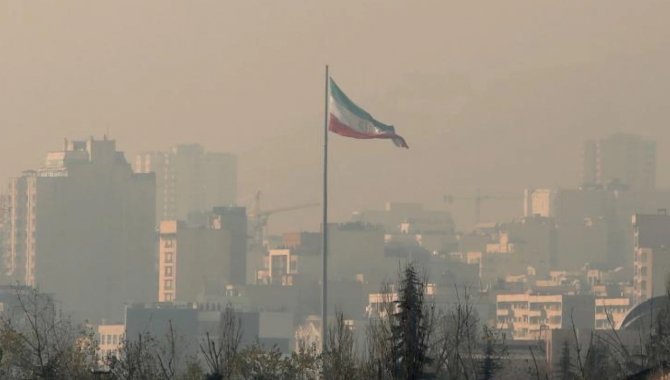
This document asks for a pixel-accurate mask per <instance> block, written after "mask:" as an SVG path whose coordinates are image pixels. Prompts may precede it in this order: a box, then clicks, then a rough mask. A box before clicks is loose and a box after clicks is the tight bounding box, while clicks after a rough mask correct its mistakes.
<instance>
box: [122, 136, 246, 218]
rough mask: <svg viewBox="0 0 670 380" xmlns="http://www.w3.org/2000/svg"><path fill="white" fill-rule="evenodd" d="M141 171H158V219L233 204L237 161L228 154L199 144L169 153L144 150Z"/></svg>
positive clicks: (139, 163)
mask: <svg viewBox="0 0 670 380" xmlns="http://www.w3.org/2000/svg"><path fill="white" fill-rule="evenodd" d="M135 170H136V171H137V172H138V173H150V172H154V173H156V221H157V222H159V221H161V220H175V219H179V220H187V219H188V218H189V214H191V213H203V212H207V211H209V210H211V209H212V207H215V206H229V205H234V204H235V200H236V197H237V160H236V158H235V156H233V155H231V154H227V153H216V152H205V150H204V148H203V147H202V146H201V145H198V144H189V145H177V146H175V147H173V148H172V149H170V151H169V152H153V153H142V154H140V155H138V156H137V159H136V160H135Z"/></svg>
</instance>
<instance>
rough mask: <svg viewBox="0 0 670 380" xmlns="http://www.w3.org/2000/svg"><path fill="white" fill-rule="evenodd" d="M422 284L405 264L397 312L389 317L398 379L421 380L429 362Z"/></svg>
mask: <svg viewBox="0 0 670 380" xmlns="http://www.w3.org/2000/svg"><path fill="white" fill-rule="evenodd" d="M424 287H425V284H424V282H423V281H422V280H421V279H420V278H419V276H418V273H417V271H416V268H415V267H414V265H413V264H408V265H407V266H406V267H405V269H404V271H403V276H402V278H401V280H400V289H399V292H398V301H397V306H398V311H397V312H396V313H395V314H394V315H393V317H392V327H391V333H392V350H393V351H392V355H393V361H394V367H395V368H394V374H395V376H396V378H400V379H408V380H413V379H421V378H424V373H425V368H426V366H427V365H428V364H430V363H431V358H430V357H429V356H428V338H429V333H430V323H429V322H430V321H429V318H428V317H427V311H426V310H425V309H424Z"/></svg>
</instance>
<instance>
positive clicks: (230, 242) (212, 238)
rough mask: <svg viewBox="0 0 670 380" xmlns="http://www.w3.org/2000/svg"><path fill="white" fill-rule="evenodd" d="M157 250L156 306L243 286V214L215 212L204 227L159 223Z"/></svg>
mask: <svg viewBox="0 0 670 380" xmlns="http://www.w3.org/2000/svg"><path fill="white" fill-rule="evenodd" d="M158 250H159V255H158V267H159V272H158V275H159V276H158V300H159V301H160V302H173V301H180V302H192V301H194V300H196V298H198V297H199V296H203V295H208V294H224V293H225V289H226V286H227V285H230V284H237V285H240V284H244V283H245V274H246V268H245V266H246V214H245V210H244V208H240V207H224V208H215V210H214V212H213V213H212V215H211V218H210V222H209V225H207V226H193V225H189V224H187V223H186V222H182V221H176V220H165V221H162V222H161V224H160V235H159V248H158Z"/></svg>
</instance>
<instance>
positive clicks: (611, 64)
mask: <svg viewBox="0 0 670 380" xmlns="http://www.w3.org/2000/svg"><path fill="white" fill-rule="evenodd" d="M70 4H71V5H72V7H73V9H77V10H76V11H73V12H72V13H68V12H67V11H66V10H65V8H67V7H59V6H52V5H42V6H40V7H38V6H37V5H33V4H28V3H19V2H15V1H5V2H3V3H2V7H1V9H2V10H3V12H2V13H0V15H2V16H0V17H2V19H1V20H2V21H3V22H2V23H0V28H2V29H1V31H2V33H0V40H2V41H3V46H4V48H5V49H6V51H7V54H6V55H3V56H4V58H3V60H2V61H0V69H1V70H0V78H2V79H1V81H2V83H3V88H4V89H5V91H3V92H1V93H0V96H1V98H0V100H2V101H0V107H1V108H0V114H2V115H3V116H2V122H3V128H7V130H11V131H12V132H13V133H14V136H15V139H14V140H13V141H8V140H5V139H3V140H2V141H0V144H1V145H0V151H3V152H6V153H7V154H8V155H9V156H11V157H12V160H3V162H1V163H0V178H8V177H10V176H13V175H16V173H18V172H20V171H21V170H24V169H26V168H30V167H34V166H35V165H36V163H37V160H38V157H39V155H40V154H41V152H44V151H49V150H54V149H55V148H57V147H58V146H59V145H60V144H59V141H60V140H61V139H62V138H63V137H65V136H72V137H73V138H74V137H78V138H85V137H88V136H90V135H94V136H101V135H103V134H105V133H108V134H109V135H110V136H112V137H114V138H115V139H117V140H118V141H120V142H123V148H124V150H125V151H126V154H127V155H128V157H134V156H135V154H138V153H140V152H142V151H159V150H164V149H166V147H169V146H172V145H175V144H178V143H202V144H204V145H205V148H206V149H207V150H212V151H224V152H230V153H233V154H235V155H237V156H238V159H239V171H240V173H241V175H240V178H239V182H240V186H239V195H240V198H245V197H246V198H247V199H253V196H254V194H255V193H256V191H258V190H261V191H263V192H264V193H265V195H266V201H267V204H270V205H276V206H277V207H281V206H283V205H284V204H298V203H302V202H305V201H308V202H309V201H313V200H314V197H315V196H318V194H319V193H320V191H319V188H320V184H319V157H320V155H319V149H320V148H319V147H320V145H319V138H320V134H319V131H320V125H321V108H322V105H321V102H320V101H319V100H318V99H319V98H320V95H321V90H322V88H321V87H322V83H321V82H322V81H321V79H322V78H321V76H322V70H323V65H324V63H329V64H330V65H331V69H332V72H333V75H336V76H337V78H338V80H339V81H340V83H341V84H342V85H343V86H345V87H346V88H348V89H349V91H350V92H352V93H353V94H356V100H358V101H360V102H361V103H364V104H366V105H368V108H370V111H372V112H373V113H375V114H381V115H385V116H386V118H388V119H389V120H393V121H394V122H395V124H396V126H397V127H398V128H402V130H403V131H404V132H403V133H405V135H406V137H407V139H408V140H412V141H415V143H414V144H413V145H414V147H415V148H416V149H414V150H413V151H412V152H411V153H410V152H407V153H409V154H400V155H399V154H396V152H393V153H391V152H392V151H391V150H390V149H389V148H390V147H387V146H386V145H385V144H372V145H370V144H351V143H349V142H346V143H345V142H343V141H342V140H341V139H339V138H333V139H332V140H333V141H332V144H333V148H332V154H333V159H334V160H336V164H335V165H334V167H333V172H332V174H333V181H332V200H331V202H332V213H333V216H335V217H337V218H338V219H345V218H347V217H348V216H349V214H350V213H351V212H352V211H354V210H360V209H366V208H378V207H382V206H383V203H382V202H383V201H380V200H377V199H376V197H375V196H372V195H368V194H377V193H380V192H382V191H385V192H386V193H387V194H388V198H389V199H386V200H389V201H402V200H408V199H417V200H419V201H421V202H423V203H426V204H433V205H435V206H436V205H437V204H439V203H440V202H441V199H442V195H443V194H445V193H471V192H473V191H474V189H476V188H482V189H484V190H489V191H491V192H502V193H509V192H512V191H521V189H523V188H525V187H555V186H566V187H572V186H574V185H576V184H578V182H579V173H577V172H576V170H577V168H579V167H580V164H581V161H580V158H579V156H580V152H581V148H582V141H583V140H586V139H594V138H598V137H599V136H602V135H605V134H607V133H609V132H615V131H620V132H628V133H637V134H641V135H643V136H644V137H647V138H651V139H654V140H656V141H657V142H658V146H659V152H661V153H660V154H659V157H658V160H659V162H664V161H667V160H668V159H670V151H668V150H667V149H663V148H662V147H664V146H670V136H669V135H668V132H667V128H666V127H665V123H664V122H663V121H662V120H663V111H662V110H663V109H664V107H665V106H664V104H665V100H664V95H663V94H664V88H666V87H667V85H668V83H667V76H665V75H663V72H664V70H665V67H667V66H668V63H669V62H668V60H669V57H670V54H668V46H670V43H668V41H667V35H668V34H667V33H662V31H663V30H665V29H664V28H665V22H664V20H663V19H662V17H661V16H660V15H662V14H665V13H667V10H668V9H667V8H668V4H666V3H664V2H656V1H651V2H648V3H646V4H647V6H645V7H633V6H632V5H630V4H629V3H628V2H624V1H616V2H610V3H609V4H608V7H607V8H606V9H601V8H600V7H599V6H596V5H595V4H583V3H582V2H576V1H570V2H563V3H562V4H554V5H548V4H544V5H538V4H535V3H534V2H529V1H517V2H513V3H512V4H510V5H509V6H502V5H490V9H489V12H481V10H479V9H478V8H477V7H475V6H474V5H463V4H460V5H457V4H450V3H441V2H434V3H432V4H431V6H427V5H426V6H423V7H416V6H413V5H409V4H403V3H401V2H390V3H388V4H387V5H386V6H385V7H384V8H382V9H379V8H377V7H374V6H371V5H361V6H360V12H362V13H361V16H360V17H358V16H354V15H352V14H349V13H347V12H345V10H346V9H349V8H351V6H352V4H346V3H338V4H331V5H323V7H324V8H322V7H321V6H316V5H310V6H305V4H303V3H302V2H299V1H288V2H284V4H282V5H281V6H280V5H278V4H272V5H264V6H261V5H260V4H254V3H248V4H238V5H235V6H232V5H223V4H221V5H210V6H204V5H201V6H193V7H188V11H186V9H185V8H183V7H182V6H180V7H176V8H170V7H168V6H166V5H164V4H161V3H159V2H151V1H150V2H148V3H147V4H146V5H145V6H144V7H136V8H135V13H132V12H131V14H128V12H125V9H126V7H129V6H130V3H128V2H115V3H113V4H112V3H109V4H106V5H104V6H101V8H97V9H93V8H91V7H90V6H86V5H85V3H82V2H79V1H72V2H70ZM531 4H532V5H533V7H529V5H531ZM528 9H533V10H532V11H530V10H528ZM153 10H156V12H153ZM522 10H528V11H529V12H531V13H530V14H528V15H524V13H523V12H522ZM378 11H379V12H381V15H380V16H382V15H383V17H384V19H385V20H386V22H387V23H389V24H392V25H395V26H396V27H397V30H396V28H395V27H394V28H384V29H388V30H386V32H387V33H389V34H390V35H387V34H386V33H382V32H381V31H375V29H376V28H374V27H372V26H370V25H368V23H366V22H365V21H364V20H366V19H367V18H368V17H374V15H375V12H378ZM598 12H603V14H602V15H601V16H600V17H591V16H592V15H594V14H597V13H598ZM235 14H237V16H233V15H235ZM494 14H503V15H507V16H509V17H513V18H514V19H515V21H516V22H514V23H508V22H505V21H503V20H504V18H498V17H493V16H492V15H494ZM148 15H152V16H151V17H154V18H155V19H156V23H155V25H154V26H153V27H152V28H150V29H149V30H147V31H145V32H143V33H140V34H138V35H137V36H136V38H132V37H129V36H128V33H131V32H130V31H131V30H143V29H142V28H143V27H144V21H143V20H144V19H145V18H146V17H148ZM274 15H283V16H280V17H276V18H274ZM115 19H120V20H124V24H123V25H125V26H126V28H124V30H120V29H119V26H118V25H117V24H116V23H114V22H113V21H112V20H115ZM241 19H246V20H247V21H246V22H245V23H242V22H241V21H240V20H241ZM271 19H272V20H273V21H274V22H268V20H271ZM418 20H425V22H418ZM464 20H468V22H465V21H464ZM337 22H345V23H347V24H348V25H349V28H350V31H349V32H346V33H330V30H331V27H332V26H333V25H335V23H337ZM565 23H569V24H570V25H572V27H571V28H570V31H569V32H567V31H564V30H563V26H564V25H565ZM47 25H49V27H48V28H49V29H46V28H47ZM176 25H181V26H182V28H181V29H180V30H179V31H178V32H177V31H176V28H177V27H176ZM81 28H86V29H87V33H86V34H85V35H83V34H79V33H77V30H79V29H81ZM461 30H473V32H472V33H470V34H468V36H467V38H468V39H467V43H462V37H463V33H460V32H459V31H461ZM475 30H477V31H479V32H474V31H475ZM543 30H548V32H546V33H542V32H541V31H543ZM563 32H564V33H563ZM47 33H48V35H50V36H52V39H53V41H52V42H53V43H52V44H47V43H46V42H45V41H44V40H43V39H42V36H44V35H45V34H47ZM173 34H174V35H175V36H178V37H175V38H174V39H163V38H161V36H162V35H173ZM357 35H361V36H365V38H363V39H357V38H355V36H357ZM3 36H5V37H3ZM9 36H12V38H11V39H10V38H8V37H9ZM3 38H4V39H3ZM129 40H132V41H134V42H133V43H129V42H128V41H129ZM391 40H392V41H396V42H395V43H394V44H390V42H389V41H391ZM77 41H79V42H77ZM101 41H106V42H105V43H100V42H101ZM284 41H295V42H294V43H285V42H284ZM414 41H424V42H425V43H421V44H416V43H414ZM27 46H31V49H30V50H29V51H27ZM84 46H85V48H84ZM279 46H281V47H283V50H284V51H285V53H282V54H273V57H275V58H274V59H275V60H276V61H272V60H266V59H262V58H261V57H264V56H263V54H264V52H274V51H275V49H277V48H276V47H279ZM368 46H377V49H375V50H373V51H371V52H369V51H368V50H367V47H368ZM350 52H351V53H350ZM364 53H366V54H367V53H372V54H373V55H375V56H377V57H378V58H379V62H384V64H377V63H376V62H361V61H360V60H358V59H354V58H353V57H357V56H360V55H361V54H364ZM520 57H523V59H521V58H520ZM40 62H48V63H49V66H50V68H51V70H52V71H53V74H50V75H47V74H46V73H45V72H44V69H43V68H42V66H41V63H40ZM182 67H188V68H189V69H187V70H181V68H182ZM19 68H20V70H19ZM233 73H234V75H233ZM55 88H58V90H57V91H55V90H53V89H55ZM287 88H290V89H291V90H292V95H291V96H289V97H286V96H282V94H283V93H284V92H285V90H286V89H287ZM84 94H93V96H89V95H84ZM96 94H97V95H96ZM577 94H578V95H579V96H575V95H577ZM580 97H581V99H580ZM140 105H141V106H140ZM108 107H111V110H113V109H117V111H116V112H111V111H110V109H108ZM138 136H152V140H151V142H145V141H142V139H138V138H137V137H138ZM290 152H297V153H298V154H291V153H290ZM307 157H309V158H310V159H305V158H307ZM277 158H281V159H277ZM381 160H384V161H385V162H388V163H389V167H390V168H393V170H391V169H389V170H388V172H379V171H373V170H372V169H370V168H371V167H376V163H377V162H379V161H381ZM359 162H369V163H370V165H358V163H359ZM435 162H441V163H443V164H442V165H440V168H439V169H436V172H435V173H434V175H427V174H426V173H424V171H423V170H422V171H416V170H412V168H415V167H421V168H433V167H434V163H435ZM519 169H521V170H519ZM398 171H399V172H402V173H405V176H407V177H408V179H409V181H408V182H409V183H414V184H417V186H416V187H415V188H410V187H408V186H405V184H406V183H405V182H404V181H399V180H398V179H397V176H395V175H394V173H397V172H398ZM373 174H374V178H375V180H372V177H373ZM287 177H290V178H294V181H290V182H285V181H281V179H282V178H287ZM298 182H299V183H301V185H300V186H298V185H297V184H296V183H298ZM657 182H658V187H660V188H665V187H668V185H670V174H668V173H667V172H665V171H659V173H658V181H657ZM354 183H355V184H356V185H357V186H361V187H362V188H367V189H370V191H369V192H364V193H360V192H358V193H357V192H355V191H354V190H353V189H352V186H351V184H354ZM521 183H522V184H523V186H519V185H518V184H521ZM270 189H272V191H270ZM354 195H356V196H354ZM386 200H384V201H386ZM241 203H246V202H244V201H242V202H241ZM454 207H458V206H457V205H455V206H454ZM489 207H490V208H489V209H490V210H491V211H492V212H493V211H495V207H503V206H495V205H491V206H489ZM517 209H518V208H514V209H512V208H511V207H509V208H506V209H503V210H501V212H497V213H495V214H493V216H494V217H495V216H497V215H506V214H507V215H508V214H509V213H510V210H517ZM460 213H461V214H467V213H468V211H466V210H465V209H464V210H463V211H460ZM300 216H301V217H300V218H298V216H296V215H292V216H289V215H284V216H278V217H277V218H276V219H275V221H274V223H276V224H277V225H278V226H280V228H279V229H283V228H284V227H285V226H288V225H290V224H291V223H292V222H293V223H295V222H298V223H300V224H301V225H303V226H304V227H305V228H307V227H310V228H313V227H314V226H315V222H316V223H318V220H319V217H318V212H317V210H306V211H304V212H303V213H301V214H300ZM291 218H293V219H299V220H293V221H291ZM460 219H462V218H460Z"/></svg>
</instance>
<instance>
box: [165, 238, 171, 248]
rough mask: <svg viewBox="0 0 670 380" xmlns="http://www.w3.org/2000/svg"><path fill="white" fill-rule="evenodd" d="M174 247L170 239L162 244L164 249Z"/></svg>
mask: <svg viewBox="0 0 670 380" xmlns="http://www.w3.org/2000/svg"><path fill="white" fill-rule="evenodd" d="M173 246H174V242H173V241H172V239H166V240H165V242H164V243H163V247H164V248H172V247H173Z"/></svg>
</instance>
